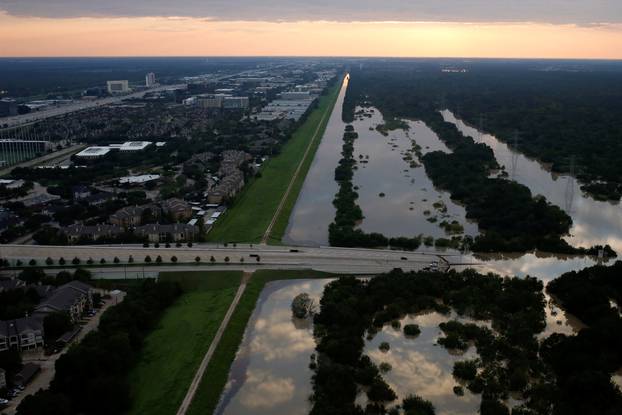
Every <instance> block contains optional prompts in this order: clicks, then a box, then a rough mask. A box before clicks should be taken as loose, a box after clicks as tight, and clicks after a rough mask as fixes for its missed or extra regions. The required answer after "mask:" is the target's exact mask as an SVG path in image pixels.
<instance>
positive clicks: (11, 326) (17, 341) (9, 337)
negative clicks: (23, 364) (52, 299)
mask: <svg viewBox="0 0 622 415" xmlns="http://www.w3.org/2000/svg"><path fill="white" fill-rule="evenodd" d="M42 346H43V319H42V318H41V317H39V316H29V317H22V318H18V319H15V320H4V321H0V352H1V351H4V350H8V349H12V348H15V349H17V350H20V351H24V350H33V349H37V348H39V347H42Z"/></svg>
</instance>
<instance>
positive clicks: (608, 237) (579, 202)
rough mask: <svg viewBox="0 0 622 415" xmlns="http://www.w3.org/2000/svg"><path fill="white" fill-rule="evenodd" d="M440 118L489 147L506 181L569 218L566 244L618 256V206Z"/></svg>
mask: <svg viewBox="0 0 622 415" xmlns="http://www.w3.org/2000/svg"><path fill="white" fill-rule="evenodd" d="M442 115H443V117H444V118H445V120H446V121H448V122H451V123H453V124H455V125H456V126H457V127H458V129H459V130H460V131H461V132H462V133H463V134H465V135H467V136H471V137H473V139H474V140H475V141H476V142H481V143H485V144H487V145H488V146H490V147H491V148H492V150H493V151H494V153H495V157H496V158H497V162H498V163H499V164H501V165H503V166H505V168H506V171H507V172H508V173H509V175H510V178H512V179H514V180H516V181H517V182H518V183H521V184H524V185H525V186H527V187H529V188H530V189H531V191H532V193H533V194H540V195H543V196H545V197H546V198H547V199H548V200H549V201H550V202H551V203H553V204H555V205H557V206H559V207H560V208H562V209H564V210H565V211H566V212H567V213H568V214H569V215H570V216H571V217H572V220H573V227H572V229H571V230H570V233H571V235H570V236H569V237H567V238H566V240H568V242H569V243H570V244H572V245H575V246H583V247H589V246H593V245H598V244H609V245H611V247H612V248H613V249H614V250H616V251H617V252H619V253H622V229H621V225H622V207H620V205H619V204H618V203H612V202H599V201H596V200H594V199H592V198H590V197H588V196H586V195H584V194H583V193H582V192H581V190H580V189H579V185H578V184H577V181H576V179H574V178H573V177H569V176H560V175H556V174H553V173H551V172H550V171H548V170H547V169H546V168H545V167H544V166H543V165H542V164H540V163H538V162H537V161H535V160H532V159H529V158H528V157H526V156H524V155H522V154H521V153H518V152H515V151H513V150H511V149H510V148H509V147H508V145H507V144H505V143H503V142H501V141H499V140H498V139H497V138H496V137H494V136H493V135H490V134H482V133H480V131H478V130H477V129H475V128H473V127H470V126H468V125H466V124H465V123H464V122H463V121H461V120H459V119H457V118H456V117H455V115H454V114H452V113H451V112H450V111H442Z"/></svg>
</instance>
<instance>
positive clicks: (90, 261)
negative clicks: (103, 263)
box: [74, 258, 93, 265]
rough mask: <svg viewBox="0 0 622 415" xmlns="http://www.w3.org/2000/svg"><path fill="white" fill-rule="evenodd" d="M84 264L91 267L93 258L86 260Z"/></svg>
mask: <svg viewBox="0 0 622 415" xmlns="http://www.w3.org/2000/svg"><path fill="white" fill-rule="evenodd" d="M86 263H87V264H89V265H92V264H93V258H89V259H87V260H86ZM74 264H75V262H74Z"/></svg>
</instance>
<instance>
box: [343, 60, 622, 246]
mask: <svg viewBox="0 0 622 415" xmlns="http://www.w3.org/2000/svg"><path fill="white" fill-rule="evenodd" d="M424 81H425V77H422V76H420V75H418V74H415V73H412V72H409V71H399V70H396V71H393V72H391V75H390V76H389V75H387V74H386V73H384V72H381V71H380V72H375V71H369V70H368V71H366V72H356V73H354V74H352V76H351V79H350V84H349V89H348V94H346V98H345V101H344V114H343V118H344V119H346V120H347V119H350V118H352V117H353V116H354V112H353V111H354V109H355V107H356V105H357V104H365V103H367V102H368V101H370V100H371V101H372V102H373V104H374V105H375V106H377V107H378V108H379V109H380V110H381V111H382V112H383V114H384V116H385V117H396V116H402V117H411V118H417V119H420V120H422V121H424V122H425V123H426V124H427V125H428V126H429V127H430V128H431V129H432V130H433V131H434V132H435V133H436V134H437V135H438V137H439V138H440V139H441V140H442V141H443V142H445V144H446V145H447V146H448V147H449V148H450V149H452V153H449V154H448V153H444V152H440V151H435V152H431V153H428V154H426V155H425V156H423V157H422V161H423V163H424V165H425V168H426V172H427V174H428V176H429V177H430V179H431V180H432V181H433V183H434V185H435V186H437V187H439V188H442V189H445V190H447V191H449V192H450V193H451V197H452V199H453V200H456V201H458V202H460V203H461V204H463V205H464V206H465V209H466V213H467V214H466V216H467V218H469V219H473V220H476V221H477V222H478V225H479V229H480V231H481V232H482V234H481V235H479V236H477V237H476V238H475V240H474V243H473V246H471V249H473V250H474V251H477V252H525V251H532V250H534V249H539V250H542V251H546V252H553V253H567V254H591V255H594V254H598V251H599V250H600V249H601V248H602V249H604V253H605V254H606V255H607V256H616V254H615V252H614V251H613V250H612V249H611V248H610V247H609V246H606V247H600V246H597V247H594V248H591V249H584V248H574V247H572V246H570V245H569V244H568V243H567V242H566V241H565V240H564V239H563V238H562V237H563V236H564V235H567V234H568V232H569V230H570V228H571V226H572V219H571V218H570V216H568V215H567V214H566V213H565V212H564V211H563V210H561V209H560V208H559V207H557V206H554V205H551V204H550V203H549V202H548V201H547V200H546V199H545V198H544V197H541V196H536V197H534V196H533V195H532V194H531V191H530V190H529V188H527V187H526V186H524V185H521V184H519V183H516V182H514V181H511V180H507V179H505V178H502V177H491V176H492V174H493V173H494V171H495V170H497V169H499V165H498V163H497V161H496V159H495V157H494V153H493V151H492V149H491V148H490V147H488V146H487V145H485V144H481V143H480V144H477V143H475V142H474V141H473V139H472V138H470V137H465V136H464V135H463V134H462V133H461V132H460V131H459V130H458V129H457V128H456V126H455V125H453V124H451V123H449V122H445V121H444V120H443V117H442V116H441V115H440V113H439V112H438V108H437V105H439V104H438V103H437V99H436V98H437V97H433V95H432V92H433V91H435V89H434V88H433V84H432V86H431V85H430V84H428V83H426V82H424Z"/></svg>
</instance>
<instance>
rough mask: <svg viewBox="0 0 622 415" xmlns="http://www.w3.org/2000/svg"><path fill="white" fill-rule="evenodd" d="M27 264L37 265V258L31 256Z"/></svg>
mask: <svg viewBox="0 0 622 415" xmlns="http://www.w3.org/2000/svg"><path fill="white" fill-rule="evenodd" d="M28 265H30V266H35V265H37V260H36V259H34V258H33V259H31V260H30V261H29V262H28Z"/></svg>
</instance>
